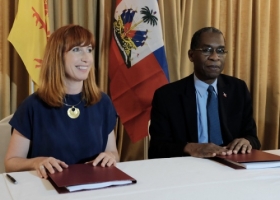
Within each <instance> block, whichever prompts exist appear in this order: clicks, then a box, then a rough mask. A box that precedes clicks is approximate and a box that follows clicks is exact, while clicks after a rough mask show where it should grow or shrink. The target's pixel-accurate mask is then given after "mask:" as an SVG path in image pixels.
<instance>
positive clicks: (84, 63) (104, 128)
mask: <svg viewBox="0 0 280 200" xmlns="http://www.w3.org/2000/svg"><path fill="white" fill-rule="evenodd" d="M94 47H95V42H94V38H93V35H92V33H91V32H90V31H89V30H87V29H85V28H83V27H81V26H77V25H67V26H64V27H61V28H59V29H58V30H57V31H55V32H54V33H53V34H52V35H51V36H50V38H49V39H48V44H47V46H46V50H45V54H44V58H43V63H42V68H41V72H40V83H39V87H38V90H37V92H35V93H34V94H32V95H30V96H29V97H28V98H27V99H26V100H25V101H24V102H23V103H22V104H21V105H20V107H19V108H18V110H17V111H16V112H15V114H14V116H13V118H12V119H11V121H10V124H11V126H12V127H13V133H12V137H11V141H10V144H9V147H8V151H7V154H6V158H5V167H6V171H7V172H11V171H23V170H36V171H37V173H38V176H40V177H42V178H47V171H49V173H54V172H55V169H56V170H58V171H62V170H63V168H67V167H68V164H75V163H85V162H92V163H93V165H94V166H96V165H97V164H101V166H103V167H105V166H111V165H115V164H116V162H117V161H119V155H118V152H117V148H116V142H115V133H114V127H115V124H116V118H117V114H116V111H115V109H114V107H113V105H112V102H111V100H110V99H109V97H108V96H107V95H106V94H105V93H103V92H101V91H100V90H99V88H98V87H97V85H96V83H95V75H94V68H93V55H92V50H93V49H94Z"/></svg>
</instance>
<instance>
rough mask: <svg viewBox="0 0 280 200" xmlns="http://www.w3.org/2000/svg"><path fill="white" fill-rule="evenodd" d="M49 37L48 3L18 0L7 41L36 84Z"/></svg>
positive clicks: (40, 0)
mask: <svg viewBox="0 0 280 200" xmlns="http://www.w3.org/2000/svg"><path fill="white" fill-rule="evenodd" d="M49 36H50V31H49V17H48V1H47V0H28V1H25V0H19V4H18V12H17V15H16V19H15V21H14V24H13V27H12V30H11V32H10V34H9V36H8V40H9V41H10V42H11V43H12V44H13V46H14V48H15V49H16V51H17V52H18V54H19V55H20V57H21V59H22V61H23V63H24V65H25V67H26V69H27V71H28V73H29V76H30V77H31V78H32V80H33V81H34V82H35V83H36V84H38V81H39V74H40V67H41V63H42V59H43V55H44V51H45V47H46V44H47V38H48V37H49Z"/></svg>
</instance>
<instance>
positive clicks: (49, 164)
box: [33, 157, 68, 179]
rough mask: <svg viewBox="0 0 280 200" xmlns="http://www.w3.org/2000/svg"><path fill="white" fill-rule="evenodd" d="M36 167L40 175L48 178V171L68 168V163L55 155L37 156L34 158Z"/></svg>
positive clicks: (53, 171)
mask: <svg viewBox="0 0 280 200" xmlns="http://www.w3.org/2000/svg"><path fill="white" fill-rule="evenodd" d="M33 166H34V169H35V170H36V171H37V174H38V176H39V177H41V178H44V179H46V178H47V177H48V173H47V171H48V172H49V173H51V174H53V173H55V170H57V171H59V172H62V171H63V168H67V167H68V165H67V164H66V163H65V162H63V161H61V160H58V159H55V158H53V157H37V158H34V165H33Z"/></svg>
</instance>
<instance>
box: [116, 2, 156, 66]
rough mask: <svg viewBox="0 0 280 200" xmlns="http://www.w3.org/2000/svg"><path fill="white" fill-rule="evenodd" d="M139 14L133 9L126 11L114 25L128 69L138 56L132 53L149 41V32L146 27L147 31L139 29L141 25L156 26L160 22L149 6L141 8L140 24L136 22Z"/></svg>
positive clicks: (117, 40)
mask: <svg viewBox="0 0 280 200" xmlns="http://www.w3.org/2000/svg"><path fill="white" fill-rule="evenodd" d="M137 14H138V13H137V10H133V9H132V8H130V9H124V10H123V11H122V13H121V14H120V15H119V16H118V18H117V20H116V21H115V22H114V24H113V27H114V38H115V40H116V42H117V45H118V48H119V50H120V53H121V55H122V57H123V59H124V62H125V64H126V66H127V68H130V67H131V66H132V63H131V61H132V60H133V56H137V55H138V54H135V55H132V51H133V50H137V48H139V47H142V46H143V45H144V44H145V43H146V40H147V39H148V32H149V30H148V29H147V28H146V27H145V29H141V28H140V29H139V25H140V24H141V23H146V24H149V25H151V26H156V25H157V21H158V18H157V17H156V16H155V14H156V11H153V10H150V9H149V7H148V6H145V7H143V8H141V11H140V14H141V15H142V16H141V19H140V20H139V21H138V22H134V18H135V16H136V15H137Z"/></svg>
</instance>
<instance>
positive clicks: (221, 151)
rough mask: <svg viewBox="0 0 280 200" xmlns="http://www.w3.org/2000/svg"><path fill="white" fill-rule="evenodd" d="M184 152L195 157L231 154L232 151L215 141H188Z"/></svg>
mask: <svg viewBox="0 0 280 200" xmlns="http://www.w3.org/2000/svg"><path fill="white" fill-rule="evenodd" d="M184 152H185V153H188V154H190V155H191V156H194V157H199V158H210V157H215V156H216V155H230V154H232V151H231V150H229V149H227V148H225V147H220V146H218V145H216V144H213V143H188V144H187V145H186V146H185V148H184Z"/></svg>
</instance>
